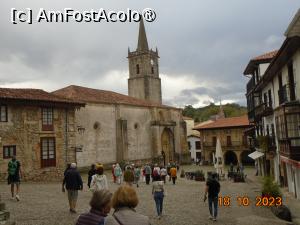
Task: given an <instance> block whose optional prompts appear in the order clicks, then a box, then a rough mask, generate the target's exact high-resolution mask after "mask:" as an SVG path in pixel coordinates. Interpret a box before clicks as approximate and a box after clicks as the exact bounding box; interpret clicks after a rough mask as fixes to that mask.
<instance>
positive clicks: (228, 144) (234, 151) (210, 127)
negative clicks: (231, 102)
mask: <svg viewBox="0 0 300 225" xmlns="http://www.w3.org/2000/svg"><path fill="white" fill-rule="evenodd" d="M250 128H252V125H250V123H249V120H248V117H247V115H245V116H241V117H231V118H221V119H217V120H216V121H213V122H210V123H208V124H204V125H203V124H200V125H198V126H196V127H195V128H194V129H195V130H197V131H199V132H200V137H201V140H202V142H201V143H202V160H203V161H204V162H207V163H212V162H213V153H215V151H216V143H217V138H219V139H220V142H221V147H222V152H223V155H224V161H225V164H226V165H228V164H230V163H233V164H234V165H236V164H237V163H240V162H241V163H243V164H253V163H254V161H253V160H252V159H250V158H249V157H248V155H249V154H250V153H251V150H250V145H249V144H250V143H249V141H248V139H247V137H246V135H244V132H245V131H246V130H248V129H250Z"/></svg>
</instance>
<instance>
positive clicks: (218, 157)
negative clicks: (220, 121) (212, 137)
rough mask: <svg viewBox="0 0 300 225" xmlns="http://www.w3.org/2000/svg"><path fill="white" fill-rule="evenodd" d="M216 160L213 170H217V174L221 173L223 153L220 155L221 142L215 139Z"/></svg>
mask: <svg viewBox="0 0 300 225" xmlns="http://www.w3.org/2000/svg"><path fill="white" fill-rule="evenodd" d="M215 157H216V160H215V162H214V163H215V168H216V169H217V173H218V174H219V173H220V172H221V174H222V171H223V161H224V160H223V153H222V146H221V142H220V139H219V138H218V139H217V145H216V155H215Z"/></svg>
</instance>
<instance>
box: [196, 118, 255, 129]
mask: <svg viewBox="0 0 300 225" xmlns="http://www.w3.org/2000/svg"><path fill="white" fill-rule="evenodd" d="M241 126H250V123H249V120H248V116H247V115H244V116H239V117H229V118H224V119H218V120H216V121H214V122H211V123H208V124H199V125H198V126H196V127H194V130H205V129H217V128H227V127H241Z"/></svg>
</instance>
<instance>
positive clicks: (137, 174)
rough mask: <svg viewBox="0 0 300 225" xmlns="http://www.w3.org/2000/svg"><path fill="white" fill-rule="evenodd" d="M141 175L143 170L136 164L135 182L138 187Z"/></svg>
mask: <svg viewBox="0 0 300 225" xmlns="http://www.w3.org/2000/svg"><path fill="white" fill-rule="evenodd" d="M140 177H141V170H140V168H139V167H138V166H135V169H134V183H135V184H136V187H139V181H140Z"/></svg>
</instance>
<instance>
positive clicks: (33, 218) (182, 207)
mask: <svg viewBox="0 0 300 225" xmlns="http://www.w3.org/2000/svg"><path fill="white" fill-rule="evenodd" d="M185 169H186V171H187V170H194V169H195V166H192V167H191V166H189V167H185ZM204 169H205V170H207V169H209V170H211V169H212V168H204ZM246 173H249V175H248V177H250V179H248V180H247V182H246V183H233V182H231V181H222V182H221V194H222V195H223V196H230V197H231V199H232V203H231V206H230V207H221V208H219V218H218V221H217V222H212V221H210V220H209V219H208V216H209V213H208V206H207V202H206V203H204V202H203V194H204V186H205V183H204V182H196V181H191V180H187V179H185V178H179V179H178V182H177V184H176V185H172V184H171V183H168V184H167V185H166V192H167V196H166V197H165V202H164V207H165V208H164V213H163V217H162V218H161V220H158V219H157V218H156V215H155V205H154V201H153V199H152V195H151V186H147V185H145V184H144V183H143V184H142V185H141V186H140V187H139V188H136V190H137V192H138V195H139V198H140V203H139V205H138V207H137V211H138V212H140V213H142V214H144V215H147V216H149V217H150V219H151V224H153V225H158V224H161V225H196V224H203V225H206V224H215V223H216V224H225V225H227V224H228V225H235V224H236V225H240V224H241V225H266V224H272V225H283V224H288V223H287V222H285V221H282V220H279V219H277V218H276V217H275V216H274V215H273V214H272V213H271V210H270V209H268V208H262V207H256V206H255V204H254V203H253V201H254V199H255V196H256V195H259V193H260V189H259V186H258V184H257V183H254V182H253V181H251V176H250V175H251V174H254V170H253V169H247V171H246ZM108 175H110V174H108ZM84 179H85V181H86V177H85V176H84ZM109 179H110V189H111V190H112V191H114V190H116V188H117V187H118V185H116V184H113V183H112V182H111V178H110V176H109ZM21 188H22V190H21V201H20V202H16V201H15V200H11V199H10V194H9V186H8V185H5V184H4V183H1V184H0V190H1V196H2V200H3V201H4V202H5V203H6V204H7V209H8V210H9V211H10V213H11V218H12V219H13V220H15V221H16V222H17V225H58V224H59V225H71V224H74V222H75V221H76V218H77V217H78V215H72V214H70V213H69V208H68V203H67V196H66V194H64V193H62V192H61V184H60V183H58V182H57V183H23V184H22V186H21ZM244 195H247V196H248V197H249V198H250V199H252V200H253V201H252V203H250V206H245V207H241V206H238V204H237V202H236V196H244ZM90 197H91V193H90V191H89V190H87V188H86V184H85V189H84V190H83V191H82V192H79V199H78V213H82V212H85V211H87V210H88V209H89V205H88V202H89V200H90Z"/></svg>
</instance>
